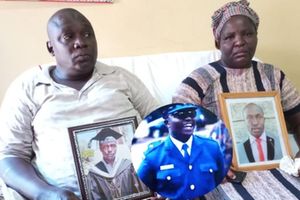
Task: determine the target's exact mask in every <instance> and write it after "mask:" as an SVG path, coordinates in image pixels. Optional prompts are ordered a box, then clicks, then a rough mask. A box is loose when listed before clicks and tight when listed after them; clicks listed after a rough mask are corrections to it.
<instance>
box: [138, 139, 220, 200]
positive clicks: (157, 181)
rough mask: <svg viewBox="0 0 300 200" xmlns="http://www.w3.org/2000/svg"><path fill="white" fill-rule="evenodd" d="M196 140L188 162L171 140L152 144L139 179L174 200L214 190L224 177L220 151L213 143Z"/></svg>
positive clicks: (212, 141)
mask: <svg viewBox="0 0 300 200" xmlns="http://www.w3.org/2000/svg"><path fill="white" fill-rule="evenodd" d="M193 137H194V138H193V143H192V149H191V151H192V152H191V155H190V160H189V161H188V162H187V161H185V160H184V158H183V156H182V154H181V153H180V151H179V150H178V148H177V147H176V146H175V145H174V143H173V142H172V141H171V139H170V137H169V136H168V137H167V138H166V139H165V140H164V141H160V142H155V143H153V144H150V145H149V147H150V148H149V149H148V150H147V151H146V152H145V159H144V160H143V161H142V163H141V165H140V166H139V169H138V172H137V173H138V175H139V177H140V179H141V180H142V181H143V182H144V183H145V184H146V185H147V186H148V187H150V189H152V190H154V191H156V192H158V193H159V194H160V195H162V196H164V197H169V198H171V199H193V198H196V197H199V196H202V195H204V194H206V193H208V192H209V191H211V190H213V189H214V188H215V187H216V186H217V185H218V184H219V183H220V182H221V181H222V179H223V178H224V176H225V171H224V160H223V155H222V153H221V151H220V147H219V145H218V143H217V142H216V141H214V140H211V139H208V138H203V137H199V136H195V135H194V136H193Z"/></svg>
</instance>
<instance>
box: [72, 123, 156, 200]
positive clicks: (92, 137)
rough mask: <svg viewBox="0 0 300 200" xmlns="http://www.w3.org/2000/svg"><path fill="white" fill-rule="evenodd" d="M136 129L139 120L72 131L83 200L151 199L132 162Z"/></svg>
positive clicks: (90, 125) (74, 128) (85, 126)
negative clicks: (132, 145)
mask: <svg viewBox="0 0 300 200" xmlns="http://www.w3.org/2000/svg"><path fill="white" fill-rule="evenodd" d="M136 126H137V120H136V118H135V117H128V118H122V119H118V120H112V121H107V122H98V123H93V124H87V125H82V126H76V127H70V128H69V137H70V142H71V146H72V151H73V157H74V163H75V167H76V172H77V177H78V186H79V187H80V191H81V196H82V199H83V200H96V199H140V198H144V197H148V196H150V195H151V192H150V189H149V188H148V187H147V186H146V185H144V183H143V182H142V181H141V180H140V179H139V178H138V177H137V175H136V172H135V170H134V167H133V165H132V161H131V154H130V146H131V141H132V138H133V135H134V131H135V129H136Z"/></svg>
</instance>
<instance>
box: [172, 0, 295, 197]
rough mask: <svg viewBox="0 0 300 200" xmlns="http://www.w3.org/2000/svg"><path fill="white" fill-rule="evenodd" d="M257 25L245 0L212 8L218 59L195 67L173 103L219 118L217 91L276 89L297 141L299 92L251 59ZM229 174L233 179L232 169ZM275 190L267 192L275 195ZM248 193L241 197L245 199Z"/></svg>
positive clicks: (278, 74) (272, 69)
mask: <svg viewBox="0 0 300 200" xmlns="http://www.w3.org/2000/svg"><path fill="white" fill-rule="evenodd" d="M258 25H259V17H258V15H257V14H256V12H255V11H254V10H253V9H251V8H250V7H249V3H248V2H247V1H246V0H241V1H238V2H230V3H227V4H225V5H224V6H223V7H221V8H220V9H218V10H217V11H215V13H214V15H213V16H212V28H213V33H214V39H215V46H216V48H217V49H219V50H220V51H221V58H220V60H218V61H216V62H213V63H210V64H208V65H205V66H202V67H200V68H198V69H196V70H194V71H193V72H192V73H191V74H190V75H189V76H188V77H187V78H185V79H184V80H183V81H182V83H181V84H180V85H179V87H178V88H177V91H176V93H175V95H174V96H173V102H174V103H194V104H198V105H202V106H204V107H206V108H207V109H209V110H211V111H212V112H214V113H215V114H216V115H217V116H219V117H220V116H221V115H220V107H219V104H218V94H219V93H222V92H235V93H236V92H256V91H278V92H279V93H280V96H281V103H282V108H283V111H284V115H285V119H286V121H287V124H288V125H289V128H290V129H291V131H292V132H294V133H295V136H296V140H297V143H298V144H300V112H299V111H300V95H299V93H298V91H297V89H296V88H295V87H294V86H293V85H292V83H291V82H290V81H289V80H288V79H287V78H286V76H285V74H284V73H283V72H282V71H281V70H280V69H278V68H276V67H274V66H272V65H270V64H265V63H262V62H259V61H253V60H252V58H253V56H254V54H255V50H256V46H257V29H258ZM298 156H299V152H298ZM228 176H229V177H230V178H232V179H234V178H235V175H234V174H233V173H232V171H229V172H228ZM258 185H259V183H258ZM242 187H243V186H242ZM252 189H253V188H252ZM246 192H247V191H246ZM277 192H278V193H280V192H281V191H277ZM277 192H276V193H277ZM283 192H284V191H283ZM264 193H267V192H266V191H264ZM276 193H272V194H271V193H270V194H268V195H271V196H269V197H270V198H276V197H278V196H276ZM244 194H245V193H244ZM251 194H252V193H251ZM251 194H249V193H248V194H246V196H242V195H241V196H242V197H244V198H246V197H251ZM272 195H275V196H272ZM256 198H257V197H255V199H256Z"/></svg>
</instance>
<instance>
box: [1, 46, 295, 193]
mask: <svg viewBox="0 0 300 200" xmlns="http://www.w3.org/2000/svg"><path fill="white" fill-rule="evenodd" d="M219 58H220V52H219V51H218V50H209V51H194V52H173V53H161V54H155V55H141V56H127V57H113V58H100V59H99V61H101V62H103V63H106V64H108V65H114V66H120V67H122V68H125V69H127V70H128V71H130V72H131V73H133V74H135V75H136V76H137V77H139V78H140V79H141V80H142V81H143V83H144V84H145V85H146V87H147V88H148V89H149V91H150V93H151V94H152V95H153V96H154V97H155V98H156V99H157V100H158V102H159V103H160V105H161V106H163V105H166V104H170V103H171V102H172V95H173V94H174V92H175V90H176V88H177V86H178V85H179V84H180V82H181V81H182V80H183V79H184V78H185V77H186V76H187V75H188V74H189V73H190V72H191V71H193V70H194V69H196V68H198V67H200V66H202V65H204V64H207V63H210V62H213V61H216V60H218V59H219ZM289 140H290V144H291V146H292V149H293V152H294V153H295V152H296V151H297V145H296V143H295V140H294V138H293V137H292V135H289ZM266 173H269V172H266V171H264V172H253V173H250V175H248V176H249V177H248V181H249V180H250V181H251V180H254V179H255V178H257V177H263V176H266ZM3 186H4V187H6V186H5V184H3ZM299 187H300V184H299ZM233 188H234V186H233V185H229V184H222V186H220V187H218V189H216V190H215V191H217V193H216V194H215V193H211V194H210V196H208V197H207V199H241V198H240V197H239V196H238V195H235V193H234V192H233V190H234V189H233ZM4 191H6V192H4V196H5V199H11V198H12V196H14V198H16V199H18V198H17V197H16V195H17V194H16V193H15V192H12V191H10V192H9V190H4ZM17 196H18V195H17ZM0 199H1V198H0ZM19 199H22V198H19ZM258 199H259V198H258Z"/></svg>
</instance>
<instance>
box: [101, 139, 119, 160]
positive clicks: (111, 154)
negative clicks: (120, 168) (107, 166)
mask: <svg viewBox="0 0 300 200" xmlns="http://www.w3.org/2000/svg"><path fill="white" fill-rule="evenodd" d="M100 151H101V152H102V155H103V160H105V161H106V162H107V163H113V162H114V161H115V158H116V152H117V142H116V141H111V142H106V143H100Z"/></svg>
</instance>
